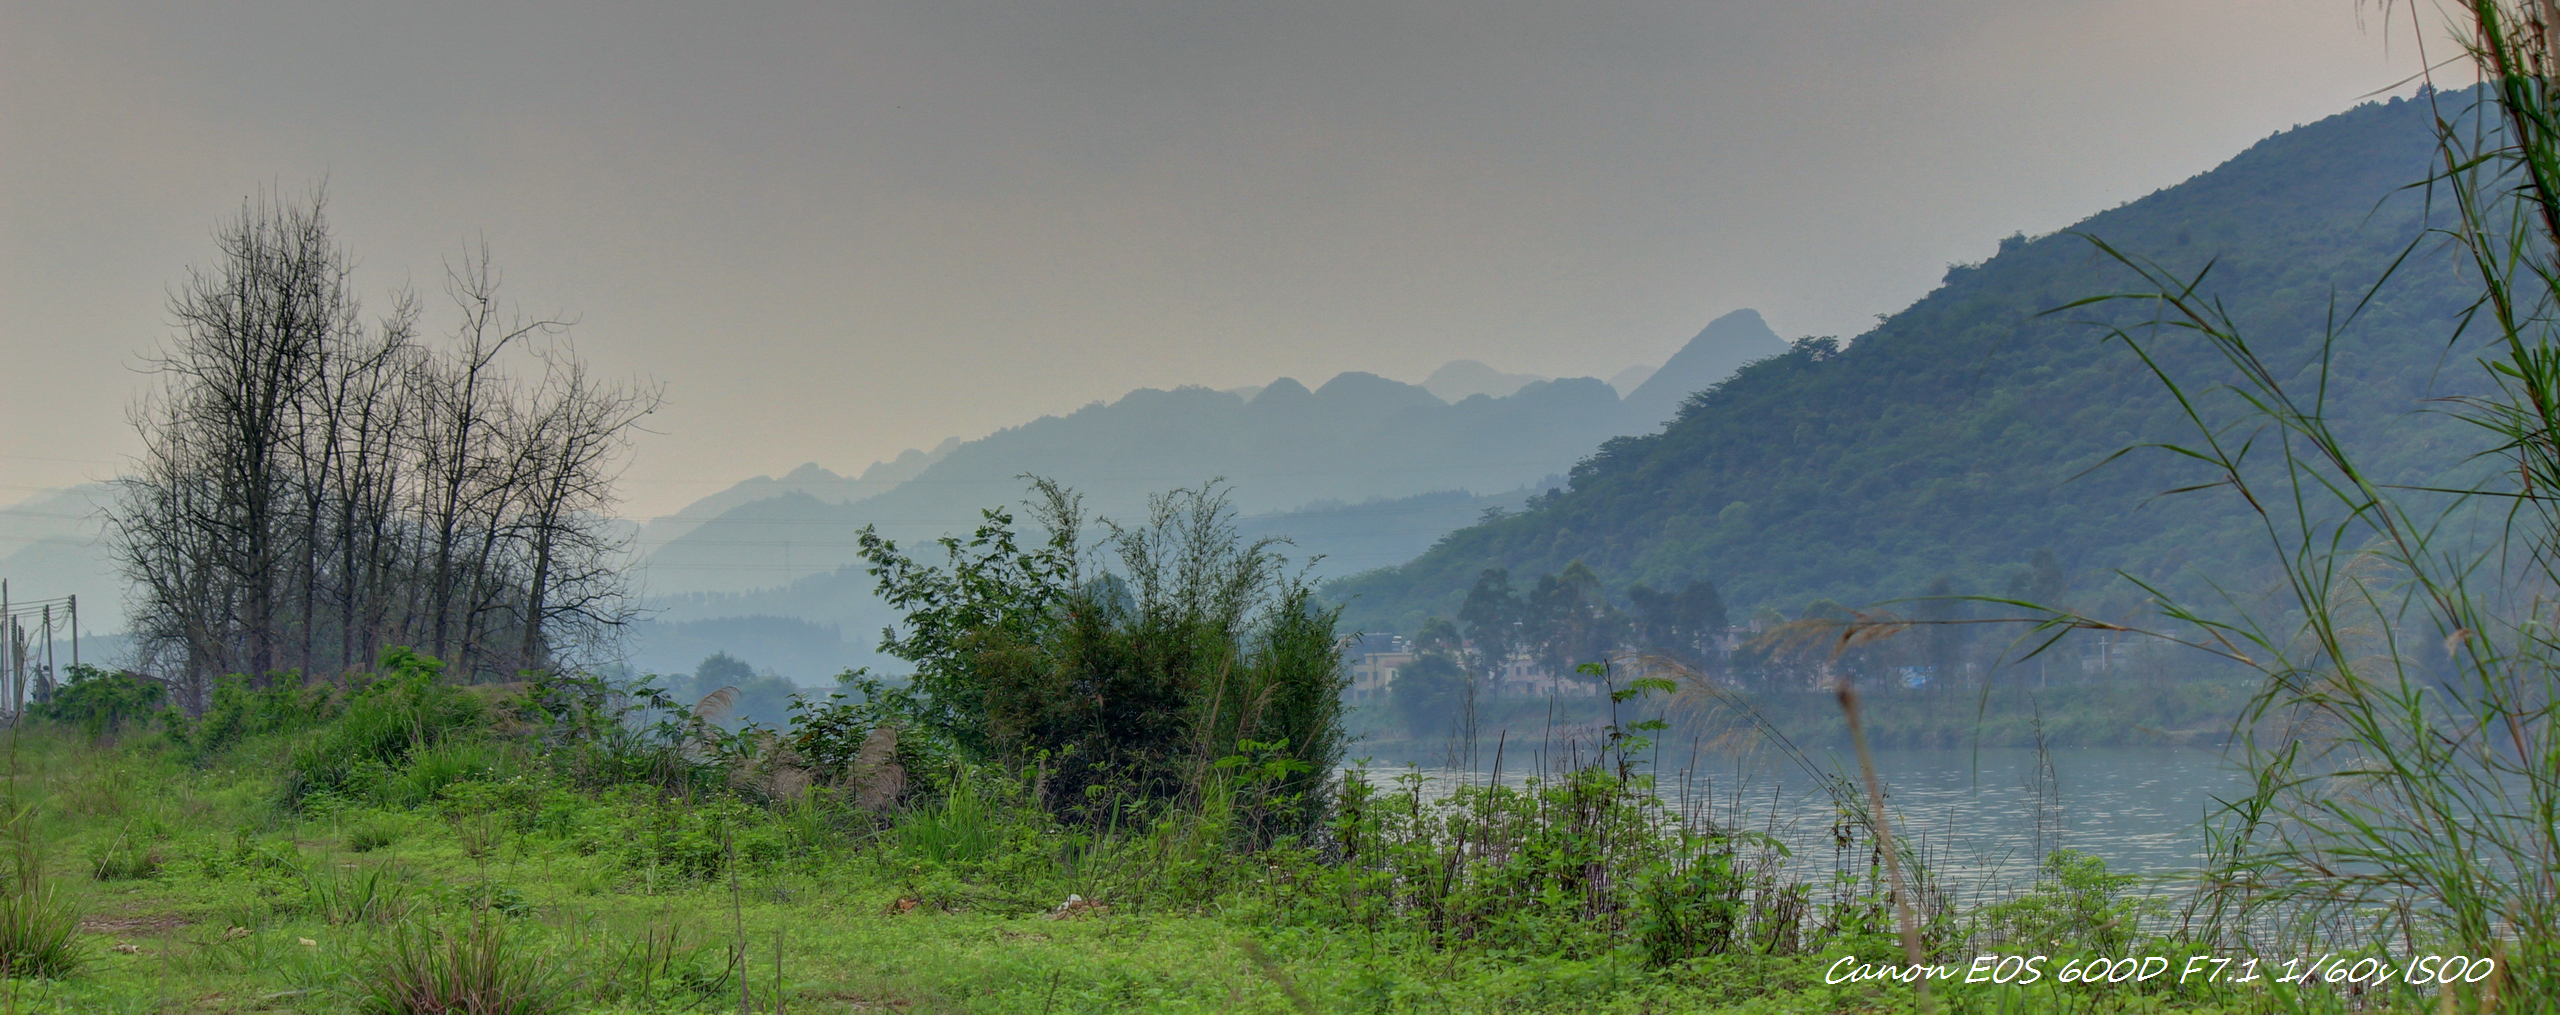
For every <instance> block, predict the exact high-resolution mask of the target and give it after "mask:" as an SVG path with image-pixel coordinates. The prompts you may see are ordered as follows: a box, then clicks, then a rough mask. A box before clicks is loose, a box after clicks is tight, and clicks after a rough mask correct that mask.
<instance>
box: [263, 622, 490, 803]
mask: <svg viewBox="0 0 2560 1015" xmlns="http://www.w3.org/2000/svg"><path fill="white" fill-rule="evenodd" d="M382 665H383V669H384V670H386V671H388V672H386V673H385V674H384V675H383V676H382V678H381V679H378V680H375V681H374V682H373V683H372V684H371V685H369V686H367V687H366V688H365V689H364V690H363V691H361V692H359V693H357V694H356V695H355V696H354V697H353V698H352V699H350V700H349V701H348V702H347V705H346V708H345V709H344V711H343V714H341V715H339V716H338V717H337V718H336V720H335V721H333V722H330V723H329V724H328V725H327V726H325V727H323V728H322V729H321V731H320V735H319V736H317V737H314V738H313V739H311V740H309V741H307V742H305V743H303V744H302V745H301V746H299V747H297V748H295V749H294V752H293V757H292V760H291V762H290V767H291V770H290V774H289V776H288V778H287V780H286V783H285V787H284V798H285V802H286V804H287V805H289V806H299V805H300V804H301V803H302V802H303V800H304V799H305V798H306V797H309V796H312V795H314V794H322V793H326V794H332V795H338V796H358V795H364V794H366V793H368V792H371V793H376V794H380V793H384V792H388V793H390V794H393V795H395V796H396V797H397V799H391V800H386V801H385V802H386V803H390V804H393V805H395V806H415V805H416V804H418V803H422V802H424V801H425V800H427V799H432V797H433V795H434V793H435V792H436V791H437V790H440V789H442V788H443V786H444V785H445V783H447V782H450V781H452V780H453V779H455V778H460V777H464V776H466V775H468V774H469V773H470V772H471V771H472V768H471V766H472V763H473V761H474V760H475V759H478V758H481V757H483V756H481V755H476V754H474V753H473V752H469V751H451V750H448V751H445V752H442V753H438V754H435V755H433V756H432V758H431V764H430V767H429V768H428V769H427V770H426V771H423V772H413V773H411V774H412V778H410V779H408V780H404V781H400V782H397V783H395V782H393V781H392V780H391V779H390V775H391V773H392V772H393V771H394V770H396V769H398V768H400V767H401V766H402V764H403V763H404V762H407V761H409V760H410V757H411V755H412V754H417V753H421V752H425V751H427V750H428V749H430V748H436V747H439V746H442V745H444V744H445V743H446V742H447V741H449V740H453V739H456V738H459V737H462V736H464V735H467V734H470V733H473V732H477V731H478V730H480V729H482V728H483V726H484V720H485V718H486V716H485V709H484V708H483V707H482V705H481V703H480V700H479V699H478V698H474V697H472V696H471V695H469V694H466V693H464V692H463V691H462V690H461V689H459V688H455V687H451V686H447V685H444V684H440V683H438V682H437V680H436V678H437V675H438V674H440V673H442V672H443V670H444V664H443V663H441V662H438V661H436V660H435V659H432V658H429V657H426V656H422V655H419V654H417V653H415V652H412V651H410V650H408V649H405V648H395V649H392V650H391V651H390V652H388V653H385V654H384V656H383V660H382Z"/></svg>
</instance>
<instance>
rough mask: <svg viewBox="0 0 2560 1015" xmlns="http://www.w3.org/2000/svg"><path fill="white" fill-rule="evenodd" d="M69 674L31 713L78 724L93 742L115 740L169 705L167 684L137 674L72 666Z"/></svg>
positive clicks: (57, 720) (51, 719) (47, 718)
mask: <svg viewBox="0 0 2560 1015" xmlns="http://www.w3.org/2000/svg"><path fill="white" fill-rule="evenodd" d="M68 677H69V679H68V680H67V681H66V682H65V683H64V684H63V685H62V686H61V687H59V688H56V689H55V690H54V692H53V695H52V696H51V697H50V698H47V699H46V700H44V701H43V702H41V703H38V704H36V705H35V706H33V707H32V708H29V709H28V710H27V711H28V714H29V715H31V716H33V717H35V718H37V719H41V720H44V721H46V722H56V723H62V724H65V725H69V726H75V727H78V728H79V730H80V732H82V733H84V734H87V735H88V737H89V739H90V740H92V741H106V740H112V739H114V738H115V737H116V736H117V735H118V734H120V733H122V732H124V730H125V729H126V728H127V727H138V726H141V725H142V724H143V723H145V722H147V721H149V720H150V718H151V717H152V716H153V715H156V714H158V713H159V712H161V711H162V710H163V709H164V708H165V707H166V705H167V701H168V697H169V688H168V687H167V685H164V684H162V683H161V682H160V681H157V680H154V679H152V678H150V677H146V676H143V675H141V674H138V673H132V672H123V671H119V672H115V673H109V672H107V671H105V670H102V669H99V668H97V667H95V666H73V667H71V668H70V670H69V672H68Z"/></svg>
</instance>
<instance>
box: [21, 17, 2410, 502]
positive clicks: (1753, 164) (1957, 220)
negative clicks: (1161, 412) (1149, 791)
mask: <svg viewBox="0 0 2560 1015" xmlns="http://www.w3.org/2000/svg"><path fill="white" fill-rule="evenodd" d="M2399 16H2403V17H2405V11H2403V12H2402V13H2401V14H2400V15H2399ZM2380 17H2381V15H2380V13H2379V8H2378V7H2377V6H2376V5H2374V4H2372V3H2366V4H2364V5H2362V6H2361V7H2359V5H2358V3H2357V2H2356V0H2256V2H2253V0H2154V2H2150V3H2125V2H2123V0H2107V2H2094V0H2092V2H2080V0H1950V2H1935V3H1931V2H1912V0H1898V2H1896V0H1874V2H1868V0H1834V2H1818V0H1809V2H1797V3H1768V2H1765V0H1757V2H1723V0H1696V2H1690V3H1681V4H1595V3H1572V4H1564V3H1552V2H1551V3H1542V4H1520V3H1504V2H1471V3H1430V2H1405V0H1379V2H1370V3H1356V4H1354V3H1255V4H1240V3H1231V2H1215V0H1191V2H1184V3H1138V2H1130V3H1113V2H1084V0H1073V2H1068V0H1058V2H1048V3H1040V4H986V3H974V2H953V0H933V2H923V3H912V4H868V3H826V4H819V3H788V4H783V3H776V4H722V5H713V4H684V5H673V4H648V3H634V2H615V3H522V2H516V3H435V2H416V0H411V2H402V3H347V2H333V3H300V4H297V3H280V2H259V0H251V2H241V3H232V4H224V5H218V7H217V5H183V7H182V5H175V4H165V3H151V4H143V3H127V2H102V0H79V2H75V3H29V2H19V0H0V377H5V378H7V382H6V384H5V386H0V469H5V472H0V500H9V499H15V497H16V496H17V495H19V494H21V493H23V492H24V491H25V490H26V489H28V488H32V487H44V486H58V485H64V484H68V483H73V482H78V481H80V480H83V479H88V478H103V477H105V476H107V475H110V474H112V473H113V472H114V470H115V469H116V468H117V465H118V463H119V462H120V460H121V457H122V456H123V455H124V454H125V453H127V451H128V450H129V449H130V448H131V447H132V446H133V445H134V441H133V438H132V436H131V434H130V431H129V428H128V427H127V426H126V424H125V408H126V406H127V404H128V403H129V402H130V401H131V399H132V398H133V396H134V394H135V393H136V392H137V391H138V390H139V389H140V387H141V385H142V384H143V383H144V382H145V380H146V378H145V377H144V376H143V375H141V374H139V373H137V372H136V371H137V369H138V367H139V365H140V362H141V357H142V354H143V353H144V352H145V351H146V350H148V349H149V348H150V347H151V346H152V345H153V344H154V343H156V342H158V341H160V340H162V339H163V338H164V337H165V336H166V335H167V334H168V331H169V326H168V315H167V311H166V294H167V291H168V288H169V286H170V285H171V284H172V283H173V282H175V281H176V280H178V279H179V278H181V277H182V276H183V274H184V272H185V269H186V267H187V266H188V265H189V264H190V263H203V262H205V261H206V260H207V259H208V257H209V255H210V252H211V245H210V243H209V241H208V239H207V233H208V230H209V229H210V228H211V227H212V226H213V225H214V223H215V222H216V221H217V220H219V219H221V218H222V217H224V216H226V215H227V214H230V213H232V212H233V211H234V210H236V208H237V207H238V204H239V202H240V200H241V199H242V198H243V197H244V196H246V195H248V194H250V193H252V192H254V191H256V190H258V189H260V188H262V187H268V186H278V187H281V188H283V189H284V190H286V191H288V192H300V191H303V190H305V189H307V188H308V187H309V186H311V185H312V184H314V183H316V182H318V181H321V180H323V179H325V180H326V181H327V184H328V190H329V193H330V197H331V208H332V213H333V217H334V219H335V221H336V223H337V226H338V232H339V235H340V236H341V237H342V238H343V239H345V240H346V241H347V242H348V243H349V244H350V245H351V246H352V247H353V248H354V249H355V250H356V252H357V253H358V255H359V257H360V258H361V262H362V265H363V271H362V275H361V284H362V286H363V287H364V291H365V293H366V294H367V298H368V300H369V301H370V302H371V303H372V304H374V305H380V304H383V303H386V302H387V299H386V298H385V295H384V294H386V293H387V292H389V291H390V290H391V289H392V288H393V287H396V286H399V285H401V284H404V283H409V284H415V285H417V286H418V287H420V288H421V289H423V290H426V291H428V292H429V293H432V292H433V291H434V289H435V285H436V283H437V281H438V279H439V278H440V277H441V273H442V267H441V265H442V263H443V261H445V260H447V259H449V258H451V257H452V256H453V255H455V254H456V253H458V252H459V251H460V250H461V249H462V247H463V245H464V244H465V243H466V242H469V241H471V240H472V239H473V238H475V237H485V238H486V239H487V240H488V242H489V243H490V244H491V246H492V247H493V248H494V250H495V252H496V254H497V256H498V259H499V262H500V263H501V265H502V266H503V267H504V268H505V270H506V272H507V278H508V281H509V286H510V288H511V289H512V290H513V292H514V295H515V296H516V297H518V298H519V299H520V300H521V301H522V302H523V303H525V304H526V305H527V307H528V308H529V309H533V310H539V311H546V312H548V311H555V310H565V311H567V312H569V313H571V314H574V315H576V316H577V317H578V318H579V321H580V323H579V326H578V328H577V330H576V333H575V340H576V343H577V347H578V348H579V350H580V351H581V352H582V353H584V354H585V355H586V356H587V357H588V358H589V359H591V360H593V361H595V362H596V363H598V364H600V365H601V366H603V367H604V368H606V369H607V370H609V371H612V372H615V373H621V374H630V375H645V376H648V377H652V378H655V379H657V380H659V381H662V382H664V383H665V385H666V387H667V394H668V405H667V408H666V410H665V411H664V412H663V413H661V414H660V415H659V416H657V417H655V419H654V422H653V424H652V426H653V429H655V430H656V431H658V432H657V433H655V434H653V435H651V436H648V437H647V438H645V440H644V441H643V443H642V445H641V447H640V450H639V452H638V455H637V458H636V460H635V462H634V463H633V465H632V468H631V471H630V482H629V485H628V487H627V490H628V492H629V494H630V498H631V502H632V503H631V510H632V511H633V512H634V513H637V514H650V513H658V512H663V511H667V510H671V509H673V508H675V507H677V506H680V505H682V504H684V503H685V502H687V501H689V500H691V499H693V498H695V497H697V496H700V495H702V494H705V493H708V492H711V491H713V490H716V489H718V488H720V487H723V486H726V485H727V484H729V483H730V482H732V481H735V480H737V479H740V478H744V477H746V476H749V475H753V474H756V473H779V472H781V471H784V470H787V469H789V468H791V467H792V466H794V465H797V464H798V463H800V462H803V461H811V460H814V461H817V462H819V463H821V464H824V465H827V466H829V467H831V468H835V469H837V470H839V471H848V470H855V469H859V468H860V467H862V466H863V465H864V464H865V463H868V462H870V461H872V460H873V459H877V458H884V457H888V456H890V455H893V454H895V453H896V452H897V451H899V450H900V449H902V448H906V447H912V446H931V445H932V444H933V443H935V442H936V441H938V440H940V439H941V438H943V437H946V436H951V435H955V434H956V435H963V436H977V435H981V434H983V433H985V432H987V431H990V430H992V429H995V428H998V427H1002V426H1007V425H1011V424H1014V423H1018V422H1022V421H1024V420H1027V419H1030V418H1032V417H1035V416H1038V415H1041V414H1044V413H1052V412H1061V411H1066V410H1070V409H1073V408H1075V407H1076V406H1078V405H1081V404H1084V403H1086V402H1089V401H1092V400H1095V399H1108V398H1115V397H1117V396H1118V395H1120V394H1121V393H1123V392H1125V391H1127V390H1128V389H1130V388H1133V387H1140V386H1159V387H1162V386H1171V385H1175V384H1182V383H1201V384H1209V385H1213V386H1218V387H1232V386H1237V385H1245V384H1259V383H1262V382H1264V381H1268V380H1270V379H1271V378H1273V377H1275V376H1279V375H1290V376H1295V377H1298V378H1300V379H1301V380H1305V381H1307V382H1309V383H1310V384H1313V383H1317V382H1321V381H1322V380H1323V379H1325V378H1327V377H1330V376H1332V375H1333V374H1335V373H1338V372H1340V371H1344V370H1368V371H1372V372H1376V373H1381V374H1385V375H1387V376H1390V377H1397V378H1401V379H1405V380H1414V381H1418V380H1420V379H1421V378H1422V376H1423V375H1424V374H1426V373H1428V372H1429V371H1430V370H1431V369H1432V368H1433V367H1435V366H1438V365H1439V364H1440V363H1442V362H1444V361H1446V360H1449V359H1453V358H1462V357H1463V358H1475V359H1481V360H1485V361H1487V362H1490V363H1492V364H1494V365H1495V366H1497V367H1501V368H1503V369H1507V370H1519V371H1535V372H1539V373H1545V374H1597V375H1600V376H1606V375H1608V374H1610V373H1612V372H1615V371H1616V370H1618V369H1620V368H1623V367H1625V366H1627V365H1629V364H1631V363H1637V362H1658V361H1660V360H1661V359H1663V358H1664V357H1667V356H1668V355H1669V354H1670V353H1671V352H1672V351H1673V349H1674V348H1675V347H1676V346H1677V344H1678V343H1679V342H1680V341H1682V340H1683V339H1685V338H1687V337H1688V336H1689V335H1690V334H1692V333H1694V332H1696V331H1697V329H1698V328H1699V327H1700V326H1701V325H1703V324H1704V323H1705V322H1706V321H1707V320H1708V319H1709V318H1712V317H1714V316H1716V315H1718V314H1721V313H1724V312H1725V311H1728V310H1732V309H1734V308H1736V307H1743V306H1749V307H1756V308H1758V309H1759V310H1761V311H1762V312H1763V313H1764V314H1765V315H1766V316H1767V317H1768V319H1769V321H1770V323H1771V325H1772V326H1773V327H1775V328H1777V329H1778V331H1779V332H1780V333H1781V334H1783V335H1788V336H1794V335H1801V334H1841V335H1852V334H1855V333H1857V332H1858V331H1861V330H1863V328H1864V326H1866V325H1867V324H1870V323H1872V321H1873V319H1874V316H1875V315H1877V314H1880V313H1887V312H1891V311H1893V310H1896V309H1899V308H1901V307H1903V306H1905V305H1907V304H1909V303H1910V302H1911V301H1912V300H1914V299H1916V298H1918V297H1919V296H1921V295H1922V294H1923V293H1925V292H1926V291H1927V290H1928V289H1929V288H1930V287H1931V286H1932V285H1934V284H1935V283H1936V282H1937V280H1938V278H1939V276H1940V275H1941V274H1942V273H1943V272H1944V269H1945V266H1946V265H1947V264H1948V263H1949V262H1958V261H1972V260H1978V259H1980V258H1982V257H1983V256H1984V255H1986V254H1988V253H1989V252H1990V251H1991V250H1992V248H1993V246H1994V244H1995V243H1996V242H1997V240H1998V239H1999V238H2000V237H2001V236H2005V235H2007V234H2009V233H2011V232H2016V231H2021V230H2023V231H2026V232H2029V233H2036V232H2043V231H2048V230H2052V229H2055V228H2058V227H2060V226H2063V225H2066V224H2068V223H2070V222H2071V221H2073V220H2076V219H2078V218H2080V217H2082V216H2084V215H2087V214H2089V213H2091V212H2093V211H2096V210H2099V209H2101V208H2104V207H2107V206H2110V205H2114V204H2117V203H2120V202H2123V201H2126V200H2129V199H2131V198H2134V197H2138V196H2140V195H2142V194H2144V193H2147V192H2149V191H2151V190H2154V189H2157V188H2159V187H2162V186H2165V185H2168V184H2172V183H2175V182H2177V181H2179V180H2181V179H2184V178H2185V177H2187V176H2189V175H2192V174H2194V173H2196V172H2199V171H2202V170H2204V169H2207V168H2209V167H2211V166H2212V165H2214V164H2215V163H2217V162H2219V161H2221V160H2222V159H2224V158H2227V157H2229V156H2230V155H2231V154H2233V153H2235V152H2237V151H2239V150H2240V149H2241V148H2243V147H2245V146H2247V145H2248V144H2249V143H2251V142H2253V141H2255V140H2257V139H2259V138H2261V137H2264V136H2265V135H2267V134H2268V133H2270V132H2272V131H2275V130H2278V129H2281V128H2284V127H2288V126H2290V125H2293V124H2295V123H2298V122H2307V121H2310V120H2313V119H2317V118H2319V117H2322V116H2326V115H2328V114H2330V113H2334V112H2337V111H2339V110H2342V109H2344V108H2346V107H2347V106H2349V105H2351V104H2353V103H2354V102H2356V101H2357V100H2358V99H2359V98H2360V97H2363V96H2365V95H2367V94H2368V93H2371V92H2374V91H2376V90H2378V89H2382V88H2385V87H2388V86H2390V85H2392V84H2393V83H2394V82H2395V81H2397V80H2399V79H2401V78H2403V77H2405V76H2407V75H2408V74H2410V73H2411V72H2413V71H2414V70H2415V69H2416V67H2417V64H2418V55H2417V52H2416V49H2415V47H2414V45H2412V44H2411V42H2410V39H2409V33H2408V32H2407V30H2406V26H2405V25H2394V26H2390V28H2389V29H2388V30H2386V26H2385V25H2383V24H2382V23H2381V21H2380Z"/></svg>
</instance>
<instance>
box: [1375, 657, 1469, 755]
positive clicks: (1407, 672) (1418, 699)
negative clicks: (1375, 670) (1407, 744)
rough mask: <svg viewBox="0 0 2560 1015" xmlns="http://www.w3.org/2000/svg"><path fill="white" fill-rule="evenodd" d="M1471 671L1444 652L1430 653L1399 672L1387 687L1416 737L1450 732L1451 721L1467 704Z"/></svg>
mask: <svg viewBox="0 0 2560 1015" xmlns="http://www.w3.org/2000/svg"><path fill="white" fill-rule="evenodd" d="M1466 693H1467V673H1466V671H1465V670H1463V669H1460V668H1459V667H1458V662H1457V660H1455V659H1451V658H1449V657H1448V656H1447V655H1446V654H1444V653H1439V652H1428V653H1424V654H1422V655H1419V656H1415V657H1414V660H1413V661H1412V662H1410V663H1407V664H1405V666H1404V668H1402V669H1400V670H1397V671H1396V682H1395V684H1394V685H1393V686H1390V687H1388V688H1387V704H1388V706H1389V707H1391V708H1393V709H1395V713H1396V718H1397V719H1400V720H1402V721H1403V722H1404V728H1405V729H1406V731H1408V732H1410V733H1412V734H1413V735H1414V736H1415V737H1429V736H1438V735H1441V734H1445V733H1447V732H1449V723H1450V721H1451V720H1452V719H1453V718H1455V717H1456V716H1457V714H1458V711H1459V709H1460V708H1462V707H1464V702H1465V699H1466Z"/></svg>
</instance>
